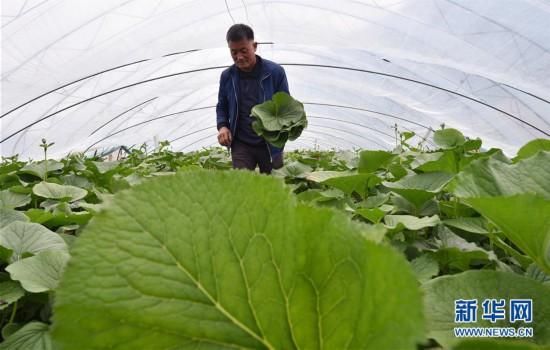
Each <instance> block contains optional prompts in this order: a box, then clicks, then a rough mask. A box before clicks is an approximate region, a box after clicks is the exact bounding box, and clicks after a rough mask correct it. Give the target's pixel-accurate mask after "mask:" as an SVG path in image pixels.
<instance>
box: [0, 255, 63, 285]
mask: <svg viewBox="0 0 550 350" xmlns="http://www.w3.org/2000/svg"><path fill="white" fill-rule="evenodd" d="M68 260H69V254H68V253H67V252H65V251H59V250H57V251H56V250H47V251H43V252H40V253H38V254H37V255H35V256H31V257H29V258H25V259H21V260H18V261H16V262H14V263H13V264H11V265H8V267H6V271H8V272H9V273H10V276H11V278H12V279H13V280H15V281H19V282H20V283H21V286H23V288H25V290H28V291H29V292H31V293H41V292H46V291H48V290H54V289H55V288H56V287H57V284H58V283H59V280H60V279H61V276H62V275H63V270H64V269H65V265H66V264H67V261H68Z"/></svg>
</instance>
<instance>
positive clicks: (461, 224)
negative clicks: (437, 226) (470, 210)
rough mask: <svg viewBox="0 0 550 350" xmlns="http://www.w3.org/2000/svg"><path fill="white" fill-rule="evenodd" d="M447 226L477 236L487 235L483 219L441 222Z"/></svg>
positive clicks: (471, 218)
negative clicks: (477, 234)
mask: <svg viewBox="0 0 550 350" xmlns="http://www.w3.org/2000/svg"><path fill="white" fill-rule="evenodd" d="M443 223H444V224H445V225H447V226H451V227H455V228H458V229H460V230H463V231H466V232H472V233H479V234H488V233H489V228H488V227H487V226H488V223H487V219H485V218H483V217H466V218H463V217H459V218H455V219H447V220H443Z"/></svg>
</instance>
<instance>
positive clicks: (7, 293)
mask: <svg viewBox="0 0 550 350" xmlns="http://www.w3.org/2000/svg"><path fill="white" fill-rule="evenodd" d="M23 295H25V290H23V288H21V285H20V284H19V283H18V282H15V281H3V282H0V310H3V309H5V308H7V307H8V305H10V304H11V303H13V302H16V301H17V300H19V299H20V298H21V297H22V296H23Z"/></svg>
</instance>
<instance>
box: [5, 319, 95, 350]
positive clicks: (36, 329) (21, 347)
mask: <svg viewBox="0 0 550 350" xmlns="http://www.w3.org/2000/svg"><path fill="white" fill-rule="evenodd" d="M83 347H84V344H81V346H79V347H78V348H79V349H83ZM52 349H53V347H52V341H51V338H50V333H49V332H48V325H47V324H45V323H42V322H30V323H27V324H26V325H25V326H23V328H21V329H20V330H18V331H17V332H15V333H14V334H12V335H10V336H9V337H8V339H6V340H5V341H4V342H3V343H2V344H0V350H52Z"/></svg>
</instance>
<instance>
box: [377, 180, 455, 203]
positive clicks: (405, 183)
mask: <svg viewBox="0 0 550 350" xmlns="http://www.w3.org/2000/svg"><path fill="white" fill-rule="evenodd" d="M452 178H453V175H452V174H449V173H442V172H431V173H424V174H415V175H410V176H406V177H404V178H402V179H400V180H399V181H396V182H388V181H385V182H383V185H384V186H386V187H388V188H390V189H391V190H392V191H393V192H396V193H398V194H400V195H401V196H403V197H404V198H405V199H407V200H408V201H409V202H411V203H413V204H414V205H415V206H416V208H420V207H421V206H422V204H424V203H426V201H428V200H429V199H431V198H433V197H434V196H435V195H436V194H437V193H438V192H440V191H441V190H442V189H443V187H444V186H445V185H446V184H447V183H448V182H449V181H451V179H452Z"/></svg>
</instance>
